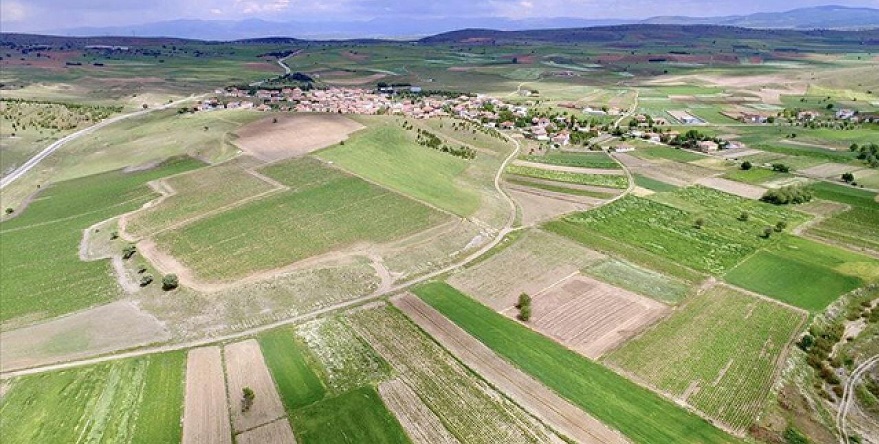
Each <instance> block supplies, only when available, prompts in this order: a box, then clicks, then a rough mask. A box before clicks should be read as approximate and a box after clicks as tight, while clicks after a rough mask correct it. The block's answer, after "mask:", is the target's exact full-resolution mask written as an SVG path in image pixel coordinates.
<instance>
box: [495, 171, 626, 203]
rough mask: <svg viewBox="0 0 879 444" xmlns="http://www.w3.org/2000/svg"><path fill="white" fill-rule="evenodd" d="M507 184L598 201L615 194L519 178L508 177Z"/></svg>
mask: <svg viewBox="0 0 879 444" xmlns="http://www.w3.org/2000/svg"><path fill="white" fill-rule="evenodd" d="M507 182H508V183H511V184H514V185H521V186H525V187H530V188H537V189H540V190H546V191H552V192H554V193H562V194H573V195H575V196H586V197H594V198H596V199H610V198H612V197H613V196H614V194H611V193H602V192H600V191H592V190H582V189H579V188H572V187H566V186H564V185H563V184H561V183H558V185H555V184H549V183H546V182H538V181H533V180H527V179H523V178H520V177H519V176H512V177H508V178H507Z"/></svg>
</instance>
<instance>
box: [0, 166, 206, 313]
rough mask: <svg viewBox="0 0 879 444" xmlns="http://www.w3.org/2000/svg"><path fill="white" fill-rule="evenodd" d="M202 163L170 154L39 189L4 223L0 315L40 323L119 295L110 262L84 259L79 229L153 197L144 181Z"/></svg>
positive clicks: (0, 233) (0, 237) (0, 230)
mask: <svg viewBox="0 0 879 444" xmlns="http://www.w3.org/2000/svg"><path fill="white" fill-rule="evenodd" d="M201 165H202V164H201V163H200V162H198V161H195V160H193V159H189V158H181V159H173V160H170V161H167V162H165V163H163V164H161V165H158V166H157V167H156V168H153V169H149V170H146V171H141V172H135V173H130V174H126V173H123V172H121V171H116V172H110V173H105V174H101V175H95V176H89V177H84V178H81V179H77V180H71V181H66V182H60V183H57V184H55V185H53V186H51V187H48V188H46V189H44V190H42V191H41V192H40V193H39V194H38V195H37V197H36V198H35V200H34V201H33V202H31V204H30V205H29V206H28V208H27V211H24V212H22V214H20V215H19V216H17V217H15V218H13V219H9V220H7V221H4V222H2V223H0V254H2V256H3V262H4V266H3V268H2V274H0V293H2V294H3V295H4V301H3V307H2V309H0V321H4V322H5V321H9V320H12V319H14V318H17V317H21V316H28V318H27V319H28V320H30V321H35V320H38V319H42V318H46V317H51V316H57V315H60V314H64V313H69V312H72V311H75V310H79V309H83V308H87V307H89V306H92V305H96V304H99V303H103V302H110V301H112V300H113V299H114V298H116V297H117V296H118V295H119V294H120V293H121V292H122V289H121V288H119V286H118V284H117V283H116V282H115V281H114V280H113V278H112V277H111V276H110V273H111V271H110V270H111V268H110V264H109V262H108V261H94V262H83V261H81V260H80V258H79V255H78V251H79V245H80V241H81V239H82V230H83V229H85V228H88V227H89V226H91V225H93V224H95V223H97V222H100V221H103V220H106V219H109V218H111V217H114V216H118V215H119V214H122V213H125V212H128V211H132V210H135V209H137V208H139V207H140V206H141V205H143V204H144V203H146V202H148V201H150V200H152V199H154V198H156V197H157V195H156V194H155V193H154V192H153V191H151V190H150V189H149V188H148V187H147V186H146V185H145V184H146V182H148V181H151V180H155V179H158V178H161V177H165V176H169V175H173V174H177V173H182V172H186V171H189V170H192V169H195V168H198V167H199V166H201ZM49 228H51V229H49ZM13 270H14V278H13V277H12V276H13V274H11V273H13Z"/></svg>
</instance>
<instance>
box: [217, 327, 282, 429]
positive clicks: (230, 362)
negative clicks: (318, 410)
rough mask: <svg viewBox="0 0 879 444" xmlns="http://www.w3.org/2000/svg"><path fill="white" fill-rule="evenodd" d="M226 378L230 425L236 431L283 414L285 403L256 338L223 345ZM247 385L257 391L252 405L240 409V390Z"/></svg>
mask: <svg viewBox="0 0 879 444" xmlns="http://www.w3.org/2000/svg"><path fill="white" fill-rule="evenodd" d="M224 350H225V353H224V355H223V358H224V359H225V361H226V380H227V383H228V391H229V405H230V406H231V408H230V410H231V411H232V427H233V428H234V429H235V431H236V432H241V431H244V430H249V429H252V428H254V427H258V426H261V425H263V424H267V423H269V422H272V421H274V420H276V419H278V418H282V417H284V406H283V405H282V404H281V398H279V397H278V392H277V390H276V389H275V383H274V381H273V380H272V375H270V374H269V369H268V368H267V367H266V363H265V360H264V359H263V356H262V351H260V348H259V344H258V343H257V342H256V340H255V339H248V340H246V341H242V342H236V343H234V344H231V345H227V346H226V347H225V349H224ZM244 387H250V388H251V389H252V390H253V392H254V393H255V394H256V398H255V399H254V401H253V406H252V407H251V408H250V410H248V411H247V412H242V411H241V399H242V389H244Z"/></svg>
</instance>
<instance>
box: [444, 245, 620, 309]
mask: <svg viewBox="0 0 879 444" xmlns="http://www.w3.org/2000/svg"><path fill="white" fill-rule="evenodd" d="M602 258H604V256H603V255H602V254H600V253H597V252H595V251H593V250H590V249H588V248H586V247H583V246H580V245H578V244H576V243H574V242H572V241H569V240H566V239H564V238H562V237H560V236H556V235H554V234H550V233H547V232H544V231H540V230H531V231H528V232H527V233H525V235H524V236H523V237H522V239H520V240H519V241H518V242H516V243H515V244H513V245H512V246H510V247H508V248H506V249H504V250H502V251H501V252H499V253H497V254H495V255H494V256H492V257H491V258H490V259H488V260H486V261H484V262H481V263H479V264H477V265H475V266H473V267H471V268H469V269H466V270H464V271H463V272H460V273H457V274H455V275H453V276H452V277H451V278H450V279H449V283H450V284H451V285H452V286H454V287H456V288H458V289H460V290H462V291H465V292H468V293H469V294H472V295H473V296H475V297H476V298H477V299H479V300H480V301H482V302H483V303H485V304H486V305H488V306H490V307H492V308H494V309H495V310H504V309H506V308H509V307H511V306H512V305H513V304H514V303H515V302H516V299H517V298H518V296H519V294H520V293H523V292H524V293H528V294H534V293H537V292H538V291H540V290H543V289H544V288H546V287H548V286H550V285H552V284H554V283H556V282H558V281H560V280H563V279H566V278H567V277H569V276H571V275H572V274H574V273H577V272H578V271H579V270H580V269H582V268H584V267H587V266H589V265H590V264H593V263H596V262H598V261H599V260H601V259H602Z"/></svg>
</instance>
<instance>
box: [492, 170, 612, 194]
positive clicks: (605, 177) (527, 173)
mask: <svg viewBox="0 0 879 444" xmlns="http://www.w3.org/2000/svg"><path fill="white" fill-rule="evenodd" d="M507 173H508V174H512V175H514V176H523V177H531V178H534V179H546V180H551V181H554V182H562V183H572V184H577V185H595V186H599V187H607V188H619V189H625V188H626V187H627V186H628V184H629V182H628V180H627V179H626V177H625V176H621V175H618V174H585V173H574V172H570V171H553V170H548V169H543V168H534V167H529V166H521V165H510V166H509V167H507ZM614 173H616V171H614Z"/></svg>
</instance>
